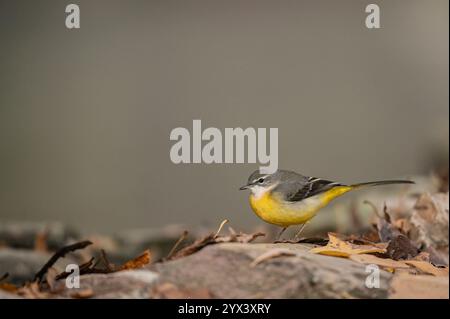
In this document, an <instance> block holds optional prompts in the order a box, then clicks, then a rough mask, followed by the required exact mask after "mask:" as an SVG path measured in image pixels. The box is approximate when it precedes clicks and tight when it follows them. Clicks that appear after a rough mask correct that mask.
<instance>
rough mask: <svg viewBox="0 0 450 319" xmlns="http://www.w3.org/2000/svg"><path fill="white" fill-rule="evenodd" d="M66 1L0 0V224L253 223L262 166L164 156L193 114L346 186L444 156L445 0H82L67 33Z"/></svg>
mask: <svg viewBox="0 0 450 319" xmlns="http://www.w3.org/2000/svg"><path fill="white" fill-rule="evenodd" d="M69 3H70V2H69V1H56V0H55V1H16V0H15V1H12V0H10V1H4V0H1V1H0V223H1V222H5V221H10V220H16V221H25V220H26V221H52V220H59V221H63V222H65V223H68V224H71V225H74V226H78V227H82V228H83V229H86V230H88V231H101V232H109V231H117V230H120V229H125V228H134V227H159V226H162V225H165V224H172V223H183V224H193V225H198V224H205V225H217V224H218V223H219V222H220V221H221V220H222V219H224V218H228V219H230V220H231V221H232V222H233V225H234V226H235V227H236V226H243V227H248V226H249V225H259V224H261V223H262V222H261V221H260V220H259V219H258V218H257V217H256V216H255V215H254V214H252V213H251V211H250V208H249V206H248V202H247V194H245V193H243V192H239V191H238V187H239V186H241V184H243V183H244V182H245V180H246V179H247V176H248V175H249V174H250V173H251V171H253V170H254V169H256V168H257V167H258V166H257V165H253V164H252V165H250V164H234V165H232V164H213V165H204V164H181V165H175V164H173V163H172V162H171V161H170V158H169V150H170V147H171V146H172V144H173V142H171V141H170V140H169V133H170V131H171V130H172V129H173V128H175V127H179V126H182V127H186V128H188V129H190V128H191V126H192V120H193V119H201V120H202V124H203V127H209V126H214V127H217V128H220V129H223V128H225V127H249V126H252V127H278V128H279V146H280V149H279V159H280V167H283V168H289V169H293V170H296V171H299V172H301V173H304V174H308V175H314V176H320V177H326V178H330V179H337V180H340V181H343V182H349V183H350V182H357V181H364V180H371V179H383V178H394V177H402V176H412V175H416V174H428V173H429V172H430V171H431V170H432V169H433V167H434V166H436V165H439V162H440V161H441V162H442V163H446V161H447V159H448V133H449V122H448V116H449V106H448V105H449V96H448V85H449V83H448V82H449V81H448V79H449V78H448V76H449V74H448V67H449V65H448V54H449V52H448V45H449V43H448V36H449V34H448V12H449V11H448V9H449V8H448V1H446V0H442V1H436V0H434V1H411V0H402V1H400V0H398V1H372V2H369V1H359V0H352V1H349V0H348V1H334V0H319V1H317V0H309V1H247V0H239V1H237V0H231V1H230V0H227V1H225V0H221V1H217V0H215V1H214V0H213V1H211V0H203V1H193V0H190V1H181V0H179V1H167V0H164V1H162V0H161V1H136V0H133V1H100V0H97V1H78V0H77V1H73V3H77V4H78V5H80V9H81V29H79V30H68V29H66V27H65V24H64V21H65V15H66V14H65V12H64V10H65V6H66V5H67V4H69ZM369 3H377V4H378V5H379V6H380V8H381V25H382V28H381V29H379V30H369V29H366V27H365V24H364V20H365V17H366V15H367V14H366V13H365V11H364V10H365V6H366V5H367V4H369ZM444 165H447V164H444ZM214 227H215V226H214Z"/></svg>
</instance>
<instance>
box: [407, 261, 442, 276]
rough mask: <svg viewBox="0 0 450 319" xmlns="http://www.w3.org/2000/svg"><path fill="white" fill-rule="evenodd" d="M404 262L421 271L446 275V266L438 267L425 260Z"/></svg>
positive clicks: (434, 274)
mask: <svg viewBox="0 0 450 319" xmlns="http://www.w3.org/2000/svg"><path fill="white" fill-rule="evenodd" d="M404 262H405V264H408V265H411V266H413V267H415V268H417V269H418V270H420V271H421V272H424V273H427V274H430V275H433V276H437V277H445V276H447V277H448V267H445V268H438V267H435V266H433V265H432V264H430V263H428V262H426V261H420V260H405V261H404Z"/></svg>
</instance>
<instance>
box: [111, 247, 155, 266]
mask: <svg viewBox="0 0 450 319" xmlns="http://www.w3.org/2000/svg"><path fill="white" fill-rule="evenodd" d="M150 257H151V255H150V250H148V249H147V250H146V251H144V252H143V253H142V254H141V255H140V256H138V257H136V258H134V259H132V260H129V261H127V262H126V263H125V264H123V265H122V266H120V267H119V269H118V270H130V269H139V268H142V267H144V266H145V265H147V264H148V263H149V262H150Z"/></svg>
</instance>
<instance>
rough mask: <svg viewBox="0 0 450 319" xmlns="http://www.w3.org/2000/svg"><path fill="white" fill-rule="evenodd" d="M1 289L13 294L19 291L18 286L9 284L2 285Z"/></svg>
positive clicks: (0, 284) (0, 285)
mask: <svg viewBox="0 0 450 319" xmlns="http://www.w3.org/2000/svg"><path fill="white" fill-rule="evenodd" d="M0 289H2V290H5V291H8V292H12V293H16V292H17V290H18V288H17V286H16V285H13V284H10V283H8V282H4V283H0Z"/></svg>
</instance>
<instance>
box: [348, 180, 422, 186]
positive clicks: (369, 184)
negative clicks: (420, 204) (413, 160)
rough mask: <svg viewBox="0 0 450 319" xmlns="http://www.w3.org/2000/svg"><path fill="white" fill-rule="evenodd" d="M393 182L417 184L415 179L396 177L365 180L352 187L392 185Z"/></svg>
mask: <svg viewBox="0 0 450 319" xmlns="http://www.w3.org/2000/svg"><path fill="white" fill-rule="evenodd" d="M391 184H415V182H413V181H408V180H401V179H394V180H388V181H375V182H365V183H358V184H353V185H350V186H351V187H365V186H379V185H391Z"/></svg>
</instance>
